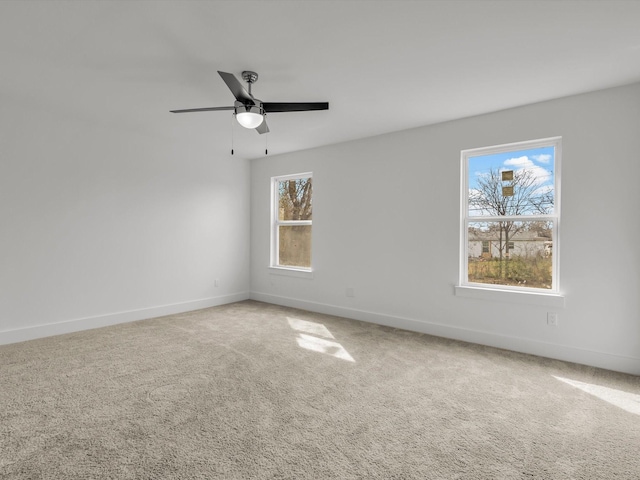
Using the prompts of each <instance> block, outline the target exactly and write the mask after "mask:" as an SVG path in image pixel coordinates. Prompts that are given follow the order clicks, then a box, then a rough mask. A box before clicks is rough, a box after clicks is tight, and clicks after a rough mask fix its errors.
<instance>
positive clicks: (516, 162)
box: [504, 155, 534, 168]
mask: <svg viewBox="0 0 640 480" xmlns="http://www.w3.org/2000/svg"><path fill="white" fill-rule="evenodd" d="M504 164H505V165H506V166H508V167H520V168H525V167H533V165H534V163H533V162H532V161H531V160H529V157H527V156H526V155H524V156H522V157H518V158H509V159H508V160H505V161H504Z"/></svg>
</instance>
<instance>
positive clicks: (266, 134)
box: [264, 132, 269, 155]
mask: <svg viewBox="0 0 640 480" xmlns="http://www.w3.org/2000/svg"><path fill="white" fill-rule="evenodd" d="M268 139H269V132H267V133H265V134H264V154H265V155H267V154H268V152H269V150H268V149H267V147H268V145H269V144H268Z"/></svg>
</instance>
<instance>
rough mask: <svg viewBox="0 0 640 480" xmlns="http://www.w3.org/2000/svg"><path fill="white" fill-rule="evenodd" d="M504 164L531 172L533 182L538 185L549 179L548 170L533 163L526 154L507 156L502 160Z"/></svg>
mask: <svg viewBox="0 0 640 480" xmlns="http://www.w3.org/2000/svg"><path fill="white" fill-rule="evenodd" d="M543 156H545V155H536V157H543ZM547 156H549V157H551V156H550V155H547ZM504 165H506V166H508V167H511V168H515V169H516V170H518V171H520V170H527V171H529V172H531V175H532V176H533V178H534V183H536V184H538V185H541V184H543V183H545V182H548V181H549V180H550V174H549V171H548V170H546V169H545V168H543V167H541V166H539V165H536V164H535V163H533V162H532V161H531V160H530V159H529V157H527V156H526V155H523V156H522V157H517V158H509V159H507V160H505V161H504Z"/></svg>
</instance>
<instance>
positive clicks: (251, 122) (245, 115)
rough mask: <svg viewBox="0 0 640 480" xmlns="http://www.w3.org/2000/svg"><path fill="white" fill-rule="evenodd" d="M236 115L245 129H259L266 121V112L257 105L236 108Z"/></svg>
mask: <svg viewBox="0 0 640 480" xmlns="http://www.w3.org/2000/svg"><path fill="white" fill-rule="evenodd" d="M236 103H237V102H236ZM235 115H236V120H237V121H238V123H239V124H240V125H242V126H243V127H244V128H257V127H259V126H260V124H261V123H262V121H263V120H264V110H262V108H260V107H257V106H255V105H253V106H248V105H239V106H236V109H235Z"/></svg>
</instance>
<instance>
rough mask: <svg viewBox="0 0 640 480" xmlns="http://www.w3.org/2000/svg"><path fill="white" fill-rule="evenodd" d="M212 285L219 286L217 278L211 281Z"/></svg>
mask: <svg viewBox="0 0 640 480" xmlns="http://www.w3.org/2000/svg"><path fill="white" fill-rule="evenodd" d="M213 286H214V287H219V286H220V280H218V279H217V278H216V279H215V280H214V281H213Z"/></svg>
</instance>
